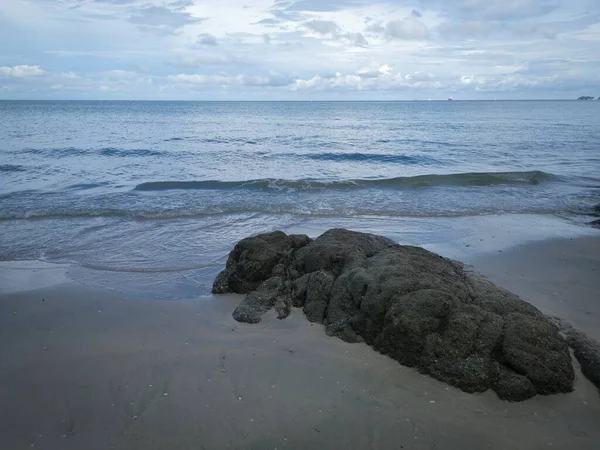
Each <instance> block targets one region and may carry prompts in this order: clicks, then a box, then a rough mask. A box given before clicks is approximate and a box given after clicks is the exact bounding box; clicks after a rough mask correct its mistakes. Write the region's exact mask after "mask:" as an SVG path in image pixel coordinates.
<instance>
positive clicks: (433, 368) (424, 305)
mask: <svg viewBox="0 0 600 450" xmlns="http://www.w3.org/2000/svg"><path fill="white" fill-rule="evenodd" d="M213 290H214V292H216V293H221V292H238V293H247V294H248V295H247V296H246V298H245V299H244V301H243V302H242V303H241V304H240V306H238V308H236V310H235V312H234V317H235V319H236V320H238V321H242V322H249V323H256V322H258V321H260V318H261V316H262V315H263V314H264V313H265V312H267V311H268V310H269V309H271V308H273V307H275V309H276V310H277V312H278V313H279V317H280V318H285V317H287V315H288V314H289V310H290V307H291V305H293V306H296V307H300V308H303V310H304V313H305V314H306V317H307V318H308V319H309V320H310V321H312V322H318V323H322V324H323V325H324V326H325V327H326V331H327V334H329V335H332V336H338V337H340V338H341V339H343V340H345V341H347V342H361V341H364V342H366V343H367V344H369V345H371V346H373V347H374V348H375V349H377V350H378V351H379V352H381V353H383V354H386V355H389V356H390V357H392V358H394V359H395V360H397V361H398V362H400V363H401V364H404V365H407V366H410V367H415V368H417V369H418V370H420V371H421V372H423V373H426V374H429V375H431V376H433V377H434V378H437V379H439V380H441V381H445V382H447V383H449V384H451V385H453V386H456V387H459V388H460V389H463V390H465V391H467V392H483V391H486V390H487V389H493V390H495V391H496V392H497V393H498V395H499V396H500V397H501V398H503V399H506V400H511V401H521V400H525V399H527V398H531V397H532V396H534V395H536V394H556V393H563V392H570V391H571V390H572V389H573V380H574V372H573V366H572V362H571V356H570V353H569V348H568V345H567V343H566V341H565V340H564V339H563V337H562V336H561V335H560V333H559V330H558V328H557V327H556V326H555V325H554V324H552V323H550V322H549V321H548V320H547V319H546V318H545V317H544V315H543V314H542V313H541V312H540V311H539V310H537V309H536V308H535V307H533V306H532V305H530V304H529V303H526V302H524V301H523V300H521V299H520V298H519V297H517V296H516V295H514V294H512V293H510V292H508V291H506V290H504V289H501V288H499V287H497V286H495V285H494V284H492V283H490V282H489V281H487V280H485V279H483V278H481V277H479V276H477V275H475V274H473V273H470V272H466V271H465V270H464V269H463V266H462V265H461V264H460V263H457V262H455V261H451V260H449V259H446V258H443V257H441V256H439V255H436V254H434V253H431V252H429V251H427V250H425V249H422V248H419V247H412V246H401V245H396V244H394V242H393V241H390V240H389V239H386V238H384V237H381V236H374V235H371V234H365V233H357V232H352V231H348V230H341V229H334V230H329V231H327V232H326V233H324V234H323V235H322V236H320V237H319V238H317V239H316V240H314V241H311V240H310V239H309V238H308V237H306V236H287V235H285V234H284V233H281V232H275V233H269V234H264V235H260V236H256V237H253V238H248V239H244V240H242V241H240V243H239V244H238V245H236V247H235V249H234V250H233V251H232V252H231V254H230V256H229V260H228V262H227V267H226V269H225V270H224V271H223V272H222V273H221V274H220V275H219V276H218V277H217V279H216V281H215V285H214V288H213Z"/></svg>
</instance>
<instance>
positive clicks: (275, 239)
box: [213, 231, 310, 294]
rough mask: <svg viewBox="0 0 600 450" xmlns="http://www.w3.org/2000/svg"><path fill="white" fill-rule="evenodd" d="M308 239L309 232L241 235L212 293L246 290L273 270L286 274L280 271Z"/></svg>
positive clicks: (244, 291)
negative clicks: (304, 233) (253, 235)
mask: <svg viewBox="0 0 600 450" xmlns="http://www.w3.org/2000/svg"><path fill="white" fill-rule="evenodd" d="M309 242H310V239H309V237H308V236H298V235H292V236H288V235H286V234H285V233H282V232H281V231H275V232H273V233H267V234H261V235H260V236H255V237H250V238H246V239H242V240H241V241H240V242H239V243H238V244H237V245H236V246H235V248H234V249H233V251H232V252H231V253H230V254H229V259H228V260H227V266H226V268H225V270H224V271H222V272H221V273H220V274H219V275H218V276H217V279H216V280H215V282H214V284H213V293H215V294H226V293H228V292H235V293H237V294H247V293H248V292H250V291H252V290H254V289H256V288H257V287H258V286H259V285H260V284H261V283H262V282H263V281H266V280H268V279H269V278H271V276H273V271H274V270H275V271H276V272H277V274H278V276H283V275H284V274H282V273H281V271H282V270H283V269H284V268H285V267H287V266H288V265H289V263H290V259H291V256H292V254H293V252H294V251H296V250H298V249H299V248H301V247H303V246H305V245H308V243H309Z"/></svg>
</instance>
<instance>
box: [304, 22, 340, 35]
mask: <svg viewBox="0 0 600 450" xmlns="http://www.w3.org/2000/svg"><path fill="white" fill-rule="evenodd" d="M304 26H305V27H306V28H308V29H309V30H312V31H315V32H317V33H319V34H334V33H337V32H338V31H339V30H340V27H339V26H338V25H337V23H335V22H333V21H331V20H311V21H310V22H306V23H305V24H304Z"/></svg>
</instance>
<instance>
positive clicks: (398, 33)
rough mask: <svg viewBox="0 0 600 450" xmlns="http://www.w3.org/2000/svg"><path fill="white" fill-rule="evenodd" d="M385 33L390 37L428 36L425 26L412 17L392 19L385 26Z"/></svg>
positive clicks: (407, 38)
mask: <svg viewBox="0 0 600 450" xmlns="http://www.w3.org/2000/svg"><path fill="white" fill-rule="evenodd" d="M385 35H386V36H387V37H388V38H390V39H402V40H425V39H427V38H428V37H429V29H428V28H427V26H426V25H425V24H424V23H423V22H421V21H420V20H418V19H415V18H414V17H406V18H404V19H402V20H393V21H391V22H388V23H387V25H386V26H385Z"/></svg>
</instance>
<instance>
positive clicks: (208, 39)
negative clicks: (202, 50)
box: [198, 33, 218, 45]
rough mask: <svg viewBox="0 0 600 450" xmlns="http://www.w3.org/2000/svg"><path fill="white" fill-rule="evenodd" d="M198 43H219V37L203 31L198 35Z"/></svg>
mask: <svg viewBox="0 0 600 450" xmlns="http://www.w3.org/2000/svg"><path fill="white" fill-rule="evenodd" d="M198 44H201V45H218V42H217V38H216V37H214V36H213V35H212V34H208V33H203V34H201V35H199V36H198Z"/></svg>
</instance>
